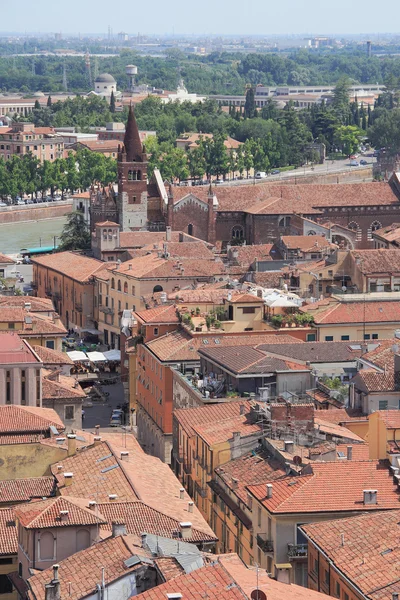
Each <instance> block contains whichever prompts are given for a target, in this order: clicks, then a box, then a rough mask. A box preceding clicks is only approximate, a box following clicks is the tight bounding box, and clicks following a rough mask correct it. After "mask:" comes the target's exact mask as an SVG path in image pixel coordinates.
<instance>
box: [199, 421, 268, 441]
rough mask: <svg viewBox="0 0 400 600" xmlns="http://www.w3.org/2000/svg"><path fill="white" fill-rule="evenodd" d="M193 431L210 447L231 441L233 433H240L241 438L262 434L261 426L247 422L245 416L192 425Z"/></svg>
mask: <svg viewBox="0 0 400 600" xmlns="http://www.w3.org/2000/svg"><path fill="white" fill-rule="evenodd" d="M193 429H194V431H195V432H196V433H197V434H198V435H199V436H200V437H201V438H202V439H203V440H204V441H205V442H206V444H207V445H208V446H210V447H212V446H214V445H215V444H222V443H223V442H227V441H228V440H231V439H232V438H233V434H234V432H235V433H240V436H241V437H242V438H245V437H247V436H256V435H260V434H261V433H262V426H261V425H258V424H256V423H251V422H249V421H248V420H247V417H246V415H239V416H237V417H231V418H230V419H226V420H223V421H218V422H217V423H207V424H205V425H193Z"/></svg>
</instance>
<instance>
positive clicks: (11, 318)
mask: <svg viewBox="0 0 400 600" xmlns="http://www.w3.org/2000/svg"><path fill="white" fill-rule="evenodd" d="M24 316H25V311H24V310H23V309H22V308H14V307H8V306H6V307H2V309H1V311H0V323H7V322H11V323H16V322H20V323H23V321H24Z"/></svg>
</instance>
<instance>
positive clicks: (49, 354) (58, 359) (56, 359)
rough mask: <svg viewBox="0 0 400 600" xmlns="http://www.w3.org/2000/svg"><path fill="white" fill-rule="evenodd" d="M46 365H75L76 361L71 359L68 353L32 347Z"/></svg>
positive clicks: (42, 347) (43, 347)
mask: <svg viewBox="0 0 400 600" xmlns="http://www.w3.org/2000/svg"><path fill="white" fill-rule="evenodd" d="M32 348H33V350H34V351H35V352H36V354H37V355H38V357H39V358H40V360H41V361H42V362H43V364H44V365H71V366H72V365H73V364H74V361H73V360H71V359H70V357H69V356H68V354H67V353H66V352H59V351H58V350H52V349H51V348H46V347H45V346H32Z"/></svg>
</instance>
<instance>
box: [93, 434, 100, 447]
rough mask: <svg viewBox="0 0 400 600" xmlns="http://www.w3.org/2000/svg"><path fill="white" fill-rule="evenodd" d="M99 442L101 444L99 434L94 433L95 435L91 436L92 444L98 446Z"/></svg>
mask: <svg viewBox="0 0 400 600" xmlns="http://www.w3.org/2000/svg"><path fill="white" fill-rule="evenodd" d="M99 444H101V437H100V436H99V435H96V436H95V437H94V438H93V445H94V446H98V445H99Z"/></svg>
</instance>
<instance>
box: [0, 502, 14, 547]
mask: <svg viewBox="0 0 400 600" xmlns="http://www.w3.org/2000/svg"><path fill="white" fill-rule="evenodd" d="M17 552H18V533H17V526H16V524H15V511H14V507H10V508H1V509H0V555H2V556H5V555H9V554H17Z"/></svg>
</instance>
